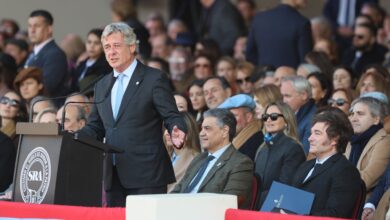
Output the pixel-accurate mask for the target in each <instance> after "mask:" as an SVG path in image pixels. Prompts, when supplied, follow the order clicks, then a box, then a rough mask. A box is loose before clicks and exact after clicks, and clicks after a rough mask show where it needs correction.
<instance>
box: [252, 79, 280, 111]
mask: <svg viewBox="0 0 390 220" xmlns="http://www.w3.org/2000/svg"><path fill="white" fill-rule="evenodd" d="M254 95H255V96H256V98H257V99H258V100H259V102H260V104H261V105H262V106H267V105H268V103H271V102H276V101H282V100H283V96H282V94H281V93H280V88H279V87H278V86H276V85H274V84H269V85H264V86H262V87H259V88H257V89H256V90H255V91H254Z"/></svg>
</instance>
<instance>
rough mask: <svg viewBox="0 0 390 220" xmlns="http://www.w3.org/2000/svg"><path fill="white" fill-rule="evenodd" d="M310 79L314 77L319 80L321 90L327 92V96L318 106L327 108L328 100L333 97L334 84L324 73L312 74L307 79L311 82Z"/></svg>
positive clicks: (319, 101)
mask: <svg viewBox="0 0 390 220" xmlns="http://www.w3.org/2000/svg"><path fill="white" fill-rule="evenodd" d="M310 77H314V78H316V79H317V81H318V82H319V83H320V86H321V89H322V90H325V95H324V97H322V98H321V99H320V100H318V102H317V106H326V105H328V99H329V98H330V97H331V96H332V90H333V86H332V82H331V81H330V80H329V78H328V77H327V76H325V74H322V73H318V72H317V73H311V74H309V75H308V76H307V79H308V80H309V78H310Z"/></svg>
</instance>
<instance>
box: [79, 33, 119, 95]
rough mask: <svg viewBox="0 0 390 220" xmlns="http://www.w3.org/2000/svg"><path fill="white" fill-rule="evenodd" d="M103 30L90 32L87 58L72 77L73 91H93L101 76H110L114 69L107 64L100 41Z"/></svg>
mask: <svg viewBox="0 0 390 220" xmlns="http://www.w3.org/2000/svg"><path fill="white" fill-rule="evenodd" d="M102 33H103V30H101V29H92V30H90V31H89V32H88V35H87V41H86V43H85V47H86V53H87V58H86V59H84V60H83V61H81V62H80V64H79V65H78V66H77V67H76V70H75V71H74V73H73V76H72V90H73V91H83V90H84V89H86V88H91V91H92V90H93V85H94V84H95V83H96V80H97V79H99V78H100V77H101V76H103V75H105V74H108V73H110V72H111V71H112V68H111V67H110V65H109V64H108V63H107V61H106V58H105V57H104V53H103V46H102V43H101V41H100V38H101V36H102Z"/></svg>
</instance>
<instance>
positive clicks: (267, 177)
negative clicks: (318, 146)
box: [255, 101, 306, 205]
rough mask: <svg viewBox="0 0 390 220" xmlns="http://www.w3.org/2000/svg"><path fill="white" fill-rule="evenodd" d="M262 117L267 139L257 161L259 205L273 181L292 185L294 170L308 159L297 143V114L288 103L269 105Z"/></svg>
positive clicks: (261, 147) (265, 138) (260, 149)
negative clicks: (259, 178)
mask: <svg viewBox="0 0 390 220" xmlns="http://www.w3.org/2000/svg"><path fill="white" fill-rule="evenodd" d="M261 118H262V120H263V123H264V130H265V136H264V142H263V144H262V145H261V146H260V148H259V152H258V153H257V157H256V160H255V173H256V174H257V175H259V176H260V177H261V183H260V184H259V186H261V188H260V190H261V196H260V203H259V204H260V205H261V204H262V203H263V201H264V200H265V198H266V195H267V194H268V191H269V189H270V187H271V184H272V182H273V181H278V182H281V183H284V184H291V180H292V178H293V175H294V173H295V170H296V169H297V168H298V166H299V165H300V164H301V163H302V162H303V161H305V159H306V156H305V153H304V151H303V147H302V145H301V144H300V143H299V141H298V132H297V122H296V119H295V114H294V112H293V111H292V110H291V108H290V107H289V106H288V105H287V104H285V103H283V102H281V101H277V102H272V103H270V104H268V105H267V106H266V108H265V111H264V114H263V115H262V116H261Z"/></svg>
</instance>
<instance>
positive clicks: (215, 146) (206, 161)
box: [172, 108, 253, 208]
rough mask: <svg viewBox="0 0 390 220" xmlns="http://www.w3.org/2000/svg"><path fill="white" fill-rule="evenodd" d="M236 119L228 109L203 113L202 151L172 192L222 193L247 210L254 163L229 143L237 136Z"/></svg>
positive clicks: (200, 135) (217, 109)
mask: <svg viewBox="0 0 390 220" xmlns="http://www.w3.org/2000/svg"><path fill="white" fill-rule="evenodd" d="M236 124H237V122H236V119H235V117H234V115H233V114H232V113H231V112H230V111H229V110H227V109H220V108H216V109H211V110H208V111H206V112H205V113H204V120H203V123H202V130H201V132H200V134H199V137H200V143H201V146H202V148H203V149H204V150H206V151H207V152H203V153H201V154H199V155H198V156H196V157H195V158H194V159H193V161H192V162H191V164H190V165H189V166H188V168H187V171H186V173H185V175H184V177H183V179H182V180H181V181H180V182H179V183H178V184H177V185H176V186H175V188H174V189H173V191H172V193H200V192H209V193H223V194H232V195H236V196H237V197H238V199H237V200H238V207H239V208H249V202H250V200H251V196H250V194H251V187H252V178H253V162H252V161H251V160H250V159H249V158H248V157H247V156H245V155H243V154H242V153H240V152H238V151H237V150H236V149H235V148H234V146H233V144H232V143H231V142H232V140H233V138H234V135H235V134H236Z"/></svg>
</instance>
